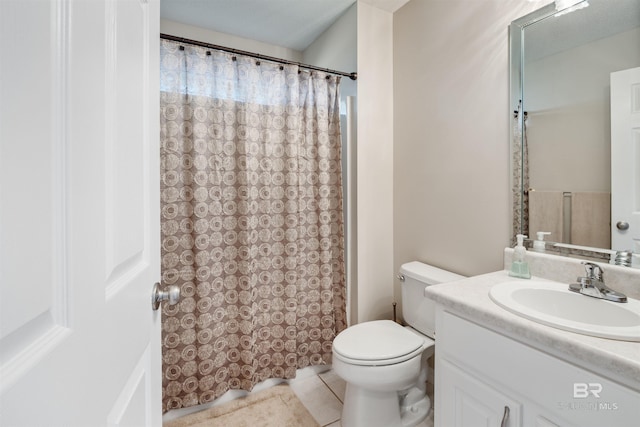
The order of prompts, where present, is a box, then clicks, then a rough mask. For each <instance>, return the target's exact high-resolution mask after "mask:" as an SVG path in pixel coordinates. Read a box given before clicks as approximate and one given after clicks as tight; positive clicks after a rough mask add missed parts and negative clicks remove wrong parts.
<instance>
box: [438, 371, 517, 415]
mask: <svg viewBox="0 0 640 427" xmlns="http://www.w3.org/2000/svg"><path fill="white" fill-rule="evenodd" d="M437 370H438V373H439V375H440V376H439V378H440V380H441V381H442V384H441V387H439V388H438V393H436V398H438V397H441V398H442V403H441V406H440V408H439V409H438V411H437V412H436V413H437V414H438V421H439V425H442V426H447V427H466V426H502V427H507V426H509V427H520V426H521V425H522V424H521V423H520V418H521V417H520V410H521V404H520V402H517V401H515V400H513V399H511V398H509V397H508V396H505V395H504V394H502V393H501V392H500V391H498V390H496V389H495V388H493V387H491V386H490V385H488V384H487V383H486V382H484V381H482V380H479V379H478V378H476V377H474V376H473V375H471V374H470V373H468V372H466V371H464V370H462V369H461V368H459V367H458V366H456V365H454V364H453V363H451V362H449V361H448V360H446V359H444V360H441V361H440V364H439V365H438V367H437ZM438 395H439V396H438Z"/></svg>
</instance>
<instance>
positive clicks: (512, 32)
mask: <svg viewBox="0 0 640 427" xmlns="http://www.w3.org/2000/svg"><path fill="white" fill-rule="evenodd" d="M583 1H588V0H583ZM557 13H558V12H557V11H556V8H555V3H550V4H548V5H546V6H543V7H541V8H540V9H537V10H535V11H533V12H531V13H529V14H527V15H525V16H523V17H520V18H518V19H516V20H514V21H512V22H511V24H510V25H509V117H513V114H514V112H517V111H518V108H519V105H518V104H519V102H520V100H522V99H523V98H524V93H523V90H524V89H523V85H522V81H523V80H524V69H523V62H524V51H523V49H522V46H523V44H524V30H525V29H526V28H527V27H528V26H530V25H533V24H535V23H537V22H540V21H543V20H545V19H548V18H551V17H553V16H554V15H556V14H557ZM517 119H518V126H519V127H520V129H522V127H523V125H524V123H523V121H524V114H519V115H518V117H517ZM509 135H510V141H509V155H510V156H509V159H510V168H509V171H510V181H511V189H512V192H511V213H512V223H513V224H514V226H513V231H514V233H513V234H514V236H512V244H513V243H514V242H515V234H524V233H523V225H524V224H525V220H527V221H528V217H525V209H524V208H523V205H522V202H523V201H524V196H525V189H524V188H523V184H524V183H523V177H524V174H523V173H522V171H520V182H515V180H514V176H515V175H514V173H515V172H516V170H515V168H516V164H515V162H514V161H513V158H514V155H515V154H516V153H515V150H514V138H515V136H514V135H513V127H511V128H510V131H509ZM522 145H523V139H522V138H521V139H520V148H522ZM520 153H523V150H522V149H520ZM521 160H522V159H521ZM520 164H522V162H520ZM517 193H519V200H520V203H521V205H520V209H518V212H519V213H520V218H519V221H518V222H517V223H516V219H517V218H516V215H517V214H516V209H515V203H516V200H517V199H516V194H517ZM516 224H519V226H520V227H519V229H517V228H518V227H516ZM525 242H526V243H525V245H526V246H527V247H531V246H532V242H533V238H532V236H529V238H527V239H525ZM545 253H548V254H551V255H562V256H574V257H580V258H586V259H590V260H595V261H601V262H607V263H608V262H609V261H610V260H612V259H613V258H614V257H615V253H616V251H614V250H612V249H604V248H591V247H585V246H577V245H571V244H564V243H560V244H559V243H554V242H547V245H546V249H545Z"/></svg>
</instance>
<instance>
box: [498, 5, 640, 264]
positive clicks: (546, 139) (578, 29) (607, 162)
mask: <svg viewBox="0 0 640 427" xmlns="http://www.w3.org/2000/svg"><path fill="white" fill-rule="evenodd" d="M566 3H567V1H566V0H565V1H563V2H561V1H556V2H554V3H551V4H549V5H547V6H545V7H543V8H541V9H538V10H536V11H534V12H533V13H531V14H528V15H526V16H524V17H522V18H519V19H517V20H515V21H513V22H512V24H511V26H510V28H509V38H510V55H511V56H510V62H511V81H510V98H511V100H510V104H511V110H512V111H511V114H512V115H513V133H512V136H513V142H512V152H511V154H512V184H513V186H512V189H513V193H512V197H513V220H514V221H513V224H514V225H513V231H514V235H515V234H518V233H522V234H526V235H528V236H529V240H534V239H536V238H537V233H538V232H548V233H550V234H548V235H545V237H546V239H545V240H547V241H548V242H547V243H546V245H545V246H546V250H547V251H550V250H551V251H557V252H559V253H576V252H577V253H578V255H585V256H590V257H595V258H601V259H607V260H608V259H609V257H610V256H612V254H615V251H633V252H636V253H640V77H639V76H640V0H615V1H611V0H582V1H580V0H573V1H569V3H573V5H572V7H570V8H566V6H562V4H566ZM563 7H565V8H564V9H563ZM612 135H613V137H612ZM618 255H620V254H618ZM623 261H624V260H623Z"/></svg>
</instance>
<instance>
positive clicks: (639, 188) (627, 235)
mask: <svg viewBox="0 0 640 427" xmlns="http://www.w3.org/2000/svg"><path fill="white" fill-rule="evenodd" d="M611 248H612V249H615V250H627V249H631V250H633V251H634V252H640V68H632V69H629V70H624V71H618V72H615V73H611Z"/></svg>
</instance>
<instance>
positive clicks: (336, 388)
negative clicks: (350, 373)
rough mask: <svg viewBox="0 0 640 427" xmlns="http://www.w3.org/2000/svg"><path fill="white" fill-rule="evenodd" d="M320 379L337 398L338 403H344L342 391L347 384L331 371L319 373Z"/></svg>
mask: <svg viewBox="0 0 640 427" xmlns="http://www.w3.org/2000/svg"><path fill="white" fill-rule="evenodd" d="M320 379H321V380H322V381H323V382H324V383H325V384H326V385H327V386H328V387H329V388H330V389H331V391H332V392H333V394H335V395H336V396H338V399H340V402H343V403H344V391H345V389H346V388H347V383H346V382H345V381H344V380H343V379H342V378H340V377H339V376H338V375H337V374H336V373H335V372H333V371H327V372H323V373H321V374H320Z"/></svg>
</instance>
